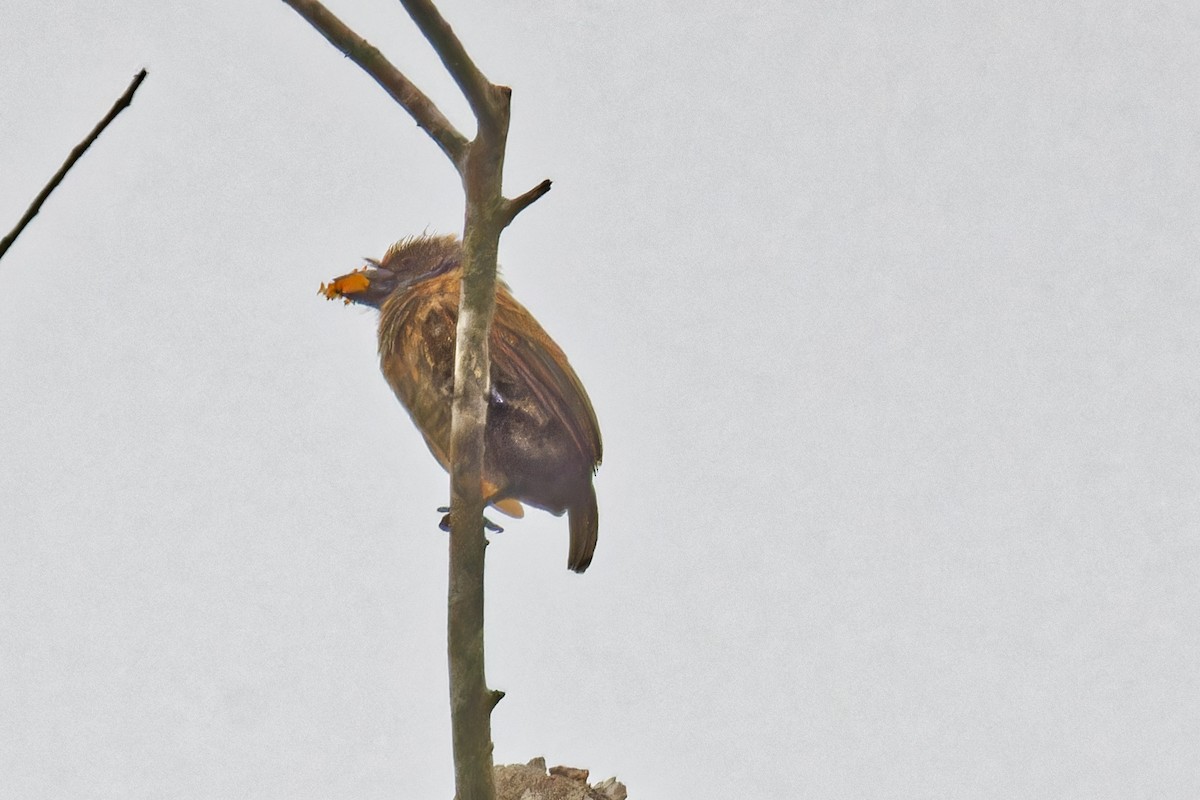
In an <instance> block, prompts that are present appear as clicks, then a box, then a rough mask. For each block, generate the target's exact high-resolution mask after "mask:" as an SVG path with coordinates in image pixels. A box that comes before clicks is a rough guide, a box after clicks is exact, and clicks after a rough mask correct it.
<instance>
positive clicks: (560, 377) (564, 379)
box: [488, 284, 603, 469]
mask: <svg viewBox="0 0 1200 800" xmlns="http://www.w3.org/2000/svg"><path fill="white" fill-rule="evenodd" d="M488 344H489V347H490V348H491V349H492V353H491V360H492V369H493V370H494V371H495V372H496V373H499V374H498V375H496V376H495V377H494V378H493V384H495V383H496V382H497V380H496V379H497V378H500V377H504V373H506V372H507V373H511V375H512V377H513V378H515V379H516V380H517V381H518V382H519V383H520V384H521V385H523V386H525V387H528V389H529V391H530V392H532V393H533V394H534V396H535V397H536V398H537V399H538V401H539V403H540V404H541V406H542V408H544V409H546V410H547V411H548V412H549V413H551V414H553V415H554V416H555V417H556V418H557V419H558V420H559V422H561V423H562V425H563V427H564V428H566V429H567V431H569V432H570V435H571V438H572V440H573V441H574V443H575V446H576V447H577V448H578V449H579V452H580V454H581V455H584V456H586V457H587V458H589V459H590V461H591V464H592V467H593V469H595V468H596V467H598V466H599V465H600V460H601V457H602V455H603V452H602V444H601V442H600V423H599V422H597V421H596V412H595V411H594V410H593V409H592V403H591V401H590V400H588V396H587V392H586V391H585V390H584V388H583V384H582V383H581V382H580V380H579V377H578V376H577V375H576V374H575V371H574V370H573V369H571V365H570V364H569V363H568V362H567V357H566V356H565V355H564V354H563V351H562V350H561V349H560V348H559V346H558V345H557V344H555V343H554V340H552V339H551V338H550V336H549V335H548V334H547V333H546V331H545V330H543V329H542V326H541V325H539V324H538V323H537V320H535V319H534V318H533V315H532V314H530V313H529V312H528V311H526V310H525V307H524V306H522V305H521V304H520V303H518V302H517V301H516V300H515V299H514V298H513V296H512V295H511V294H509V292H508V291H507V288H506V287H505V286H504V285H503V284H501V285H500V286H499V287H498V290H497V292H496V313H495V316H494V317H493V318H492V335H491V337H490V340H489V343H488Z"/></svg>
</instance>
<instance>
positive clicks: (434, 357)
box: [320, 234, 603, 573]
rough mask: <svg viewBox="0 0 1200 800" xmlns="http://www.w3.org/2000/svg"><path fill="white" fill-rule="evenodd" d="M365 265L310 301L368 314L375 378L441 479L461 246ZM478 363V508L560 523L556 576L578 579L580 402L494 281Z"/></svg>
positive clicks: (413, 249)
mask: <svg viewBox="0 0 1200 800" xmlns="http://www.w3.org/2000/svg"><path fill="white" fill-rule="evenodd" d="M364 261H365V262H366V264H365V265H364V266H362V267H360V268H358V269H356V270H355V271H353V272H350V273H347V274H345V275H341V276H339V277H337V278H334V279H333V280H332V281H330V282H329V283H328V284H324V283H322V284H321V288H320V293H321V294H323V295H324V296H325V297H326V298H327V299H330V300H337V299H341V300H342V301H344V302H345V303H346V304H351V303H354V304H358V305H364V306H369V307H371V308H375V309H377V310H378V311H379V366H380V370H381V372H382V373H383V377H384V379H385V380H386V381H387V383H388V385H389V386H390V387H391V389H392V391H393V392H394V393H395V395H396V398H397V399H398V400H399V401H400V404H401V405H402V406H403V407H404V408H405V410H407V411H408V413H409V416H411V417H412V421H413V423H414V424H415V425H416V427H417V430H419V431H420V432H421V435H422V436H423V437H424V439H425V443H426V444H427V445H428V446H429V450H430V452H431V453H432V454H433V456H434V458H436V459H437V461H438V463H440V464H441V465H442V467H443V468H444V469H446V470H447V471H449V469H450V420H451V404H452V401H453V398H454V348H455V340H456V331H457V325H458V306H459V298H460V294H461V292H460V289H461V284H462V275H463V248H462V244H461V243H460V241H459V239H458V237H457V236H454V235H444V236H435V235H428V234H426V235H421V236H413V237H409V238H406V239H402V240H400V241H399V242H396V243H395V244H394V245H392V246H391V247H390V248H389V249H388V250H387V252H386V253H385V254H384V256H383V258H382V259H379V260H378V261H377V260H375V259H370V258H368V259H364ZM488 351H489V354H490V358H491V381H490V387H489V390H488V396H487V405H488V411H487V426H486V428H485V430H484V461H483V487H482V489H483V499H484V502H485V504H487V505H490V506H492V507H494V508H496V509H497V510H499V511H500V512H502V513H504V514H507V515H509V516H512V517H521V516H523V515H524V508H523V506H524V505H529V506H532V507H534V508H540V509H543V510H545V511H548V512H550V513H551V514H554V515H555V516H562V514H564V513H565V514H567V518H568V528H569V530H570V546H569V550H568V558H567V567H568V569H571V570H573V571H574V572H580V573H581V572H583V571H585V570H586V569H587V568H588V565H589V564H591V562H592V555H593V553H594V552H595V549H596V541H597V537H598V531H599V514H598V510H597V505H596V492H595V487H594V485H593V477H594V476H595V474H596V471H597V470H598V469H599V467H600V462H601V459H602V455H603V454H602V445H601V440H600V424H599V422H597V420H596V412H595V411H594V410H593V408H592V403H591V400H590V399H589V398H588V394H587V391H586V390H585V389H584V388H583V383H582V382H581V381H580V380H579V377H578V376H577V375H576V374H575V371H574V370H573V369H572V368H571V365H570V363H569V362H568V361H567V357H566V355H564V354H563V351H562V349H561V348H560V347H559V346H558V345H557V344H555V342H554V340H553V339H551V338H550V336H549V334H547V333H546V331H545V330H544V329H543V328H542V326H541V325H540V324H538V322H537V320H536V319H534V317H533V315H532V314H530V313H529V311H527V310H526V309H525V307H524V306H522V305H521V304H520V303H518V302H517V301H516V300H515V299H514V298H513V296H512V292H511V291H510V290H509V288H508V286H507V285H506V284H505V283H504V282H503V281H497V283H496V305H495V313H494V316H493V318H492V327H491V332H490V335H489V339H488Z"/></svg>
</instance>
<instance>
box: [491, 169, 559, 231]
mask: <svg viewBox="0 0 1200 800" xmlns="http://www.w3.org/2000/svg"><path fill="white" fill-rule="evenodd" d="M548 191H550V180H549V179H548V178H547V179H546V180H544V181H542V182H541V183H539V184H538V185H537V186H535V187H533V188H532V189H530V190H529V191H528V192H525V194H521V195H517V196H516V197H514V198H513V199H512V200H505V201H504V207H503V208H502V209H501V210H500V219H501V221H502V222H503V223H504V227H508V225H509V224H510V223H511V222H512V221H513V218H514V217H516V216H517V214H520V213H521V212H522V211H524V210H525V209H527V208H529V207H530V206H531V205H533V204H534V203H536V202H537V201H538V199H539V198H540V197H541V196H542V195H544V194H545V193H546V192H548Z"/></svg>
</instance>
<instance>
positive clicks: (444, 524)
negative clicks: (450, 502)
mask: <svg viewBox="0 0 1200 800" xmlns="http://www.w3.org/2000/svg"><path fill="white" fill-rule="evenodd" d="M438 512H439V513H441V514H445V515H446V516H444V517H442V521H441V522H439V523H438V527H439V528H441V529H442V530H444V531H445V532H446V533H449V532H450V506H438ZM483 527H485V528H487V529H488V530H489V531H491V532H492V533H504V528H501V527H500V526H499V525H497V524H496V523H494V522H492V521H491V520H490V519H488V518H487V517H484V518H483Z"/></svg>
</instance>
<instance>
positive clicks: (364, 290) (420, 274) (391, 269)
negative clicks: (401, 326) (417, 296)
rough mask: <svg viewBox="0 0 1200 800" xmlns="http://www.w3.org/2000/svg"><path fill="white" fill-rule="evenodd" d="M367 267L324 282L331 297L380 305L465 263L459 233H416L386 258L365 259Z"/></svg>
mask: <svg viewBox="0 0 1200 800" xmlns="http://www.w3.org/2000/svg"><path fill="white" fill-rule="evenodd" d="M364 260H365V261H366V262H367V263H366V265H365V266H363V267H360V268H358V269H356V270H355V271H354V272H349V273H347V274H345V275H342V276H340V277H337V278H334V279H333V280H332V281H330V282H329V283H328V284H324V283H322V284H321V288H320V292H321V294H323V295H325V297H327V298H328V299H330V300H336V299H337V298H339V297H340V298H341V299H342V300H343V302H345V303H347V304H349V303H360V304H362V305H366V306H371V307H372V308H379V307H381V306H382V305H383V302H384V301H385V300H387V299H388V297H389V296H390V295H391V294H392V293H393V292H395V291H396V290H398V289H406V288H408V287H409V286H411V285H412V284H414V283H416V282H417V281H419V280H423V279H425V278H432V277H433V276H435V275H441V274H442V273H444V272H447V271H448V270H451V269H454V268H455V267H457V266H459V264H461V263H462V245H461V244H459V241H458V237H456V236H452V235H451V236H414V237H410V238H408V239H402V240H400V241H399V242H396V243H395V244H394V245H392V246H391V247H390V248H388V251H387V253H385V254H384V256H383V259H382V260H380V261H376V260H375V259H373V258H367V259H364Z"/></svg>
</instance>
